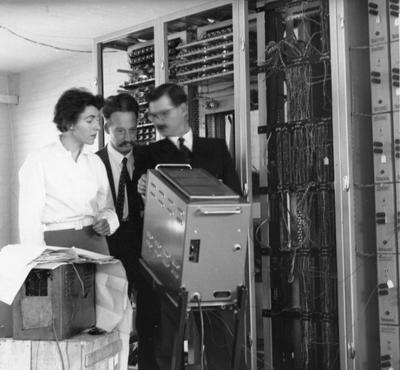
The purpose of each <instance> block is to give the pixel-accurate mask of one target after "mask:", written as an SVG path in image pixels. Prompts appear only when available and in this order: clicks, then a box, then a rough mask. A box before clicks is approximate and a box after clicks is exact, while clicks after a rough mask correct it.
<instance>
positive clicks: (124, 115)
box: [96, 93, 142, 293]
mask: <svg viewBox="0 0 400 370" xmlns="http://www.w3.org/2000/svg"><path fill="white" fill-rule="evenodd" d="M138 113H139V105H138V103H137V102H136V100H135V99H134V98H133V97H132V96H131V95H129V94H126V93H123V94H118V95H113V96H110V97H108V98H107V99H106V101H105V105H104V107H103V116H104V121H105V125H104V128H105V131H106V132H107V134H109V135H110V136H109V139H110V140H109V143H108V144H107V145H106V146H105V147H104V148H103V149H101V150H99V151H98V152H97V153H96V154H97V155H98V156H99V157H100V158H101V159H102V161H103V162H104V165H105V167H106V170H107V176H108V181H109V183H110V187H111V192H112V196H113V200H114V205H115V210H116V213H117V216H118V219H119V223H120V227H119V229H118V230H117V231H116V232H115V234H114V235H112V236H110V237H108V238H107V242H108V246H109V249H110V254H111V255H113V256H114V257H116V258H118V259H120V260H121V262H122V264H123V265H124V267H125V270H126V275H127V278H128V281H129V293H130V292H131V291H132V288H133V284H134V283H135V280H136V276H135V273H136V271H137V269H136V268H135V265H136V264H137V260H138V258H139V255H140V246H141V236H142V222H141V219H140V210H141V199H140V196H139V195H138V193H137V191H136V183H137V180H135V179H134V178H133V177H132V175H133V170H134V156H133V147H134V144H135V140H136V133H137V119H138ZM135 270H136V271H135Z"/></svg>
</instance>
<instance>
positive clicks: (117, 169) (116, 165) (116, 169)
mask: <svg viewBox="0 0 400 370" xmlns="http://www.w3.org/2000/svg"><path fill="white" fill-rule="evenodd" d="M107 152H108V158H109V159H110V165H111V171H112V174H113V180H114V187H115V195H116V197H117V198H118V186H119V178H120V177H121V170H122V160H123V159H124V158H125V157H126V159H127V162H126V167H127V168H128V172H129V176H130V177H131V179H132V173H133V166H134V158H133V154H132V150H131V151H130V152H129V153H128V154H126V155H123V154H121V153H120V152H119V151H118V150H115V149H114V147H113V146H112V145H111V144H107ZM126 189H127V188H126V186H125V197H124V209H123V212H122V218H123V219H127V218H128V216H129V208H128V192H127V190H126Z"/></svg>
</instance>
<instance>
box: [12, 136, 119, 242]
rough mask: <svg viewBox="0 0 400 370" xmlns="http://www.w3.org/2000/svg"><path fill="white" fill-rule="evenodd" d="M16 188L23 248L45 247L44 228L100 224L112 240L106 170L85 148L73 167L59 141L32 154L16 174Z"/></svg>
mask: <svg viewBox="0 0 400 370" xmlns="http://www.w3.org/2000/svg"><path fill="white" fill-rule="evenodd" d="M19 182H20V193H19V233H20V239H21V243H29V244H42V245H43V244H45V242H44V234H43V232H44V231H45V230H46V226H49V227H50V226H55V228H53V230H54V229H62V228H63V227H62V226H63V224H66V225H69V224H74V223H75V224H77V225H79V224H80V223H82V221H83V220H84V221H87V220H90V219H101V218H105V219H106V220H107V221H108V223H109V225H110V234H113V233H114V232H115V230H116V229H117V228H118V226H119V222H118V217H117V215H116V213H115V209H114V204H113V199H112V195H111V190H110V186H109V183H108V178H107V172H106V169H105V166H104V164H103V162H102V161H101V159H100V158H99V157H98V156H97V155H96V154H94V153H91V152H89V151H87V150H85V148H83V149H82V151H81V153H80V155H79V156H78V159H77V161H76V162H75V161H74V159H73V158H72V154H71V152H69V151H68V150H67V149H65V147H64V146H63V145H62V143H61V141H60V139H58V140H57V141H56V142H54V143H52V144H49V145H47V146H45V147H43V148H40V149H38V150H36V151H34V152H33V153H31V154H29V155H28V157H27V159H26V160H25V163H24V164H23V165H22V167H21V169H20V171H19ZM57 226H60V227H59V228H58V227H57ZM67 228H68V227H67ZM76 228H79V227H76Z"/></svg>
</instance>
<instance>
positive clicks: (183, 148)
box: [178, 137, 191, 163]
mask: <svg viewBox="0 0 400 370" xmlns="http://www.w3.org/2000/svg"><path fill="white" fill-rule="evenodd" d="M184 142H185V139H184V138H183V137H180V138H179V139H178V143H179V151H180V152H181V153H182V154H183V158H184V161H185V163H190V156H191V152H190V150H189V149H188V148H187V146H185V145H184V144H183V143H184Z"/></svg>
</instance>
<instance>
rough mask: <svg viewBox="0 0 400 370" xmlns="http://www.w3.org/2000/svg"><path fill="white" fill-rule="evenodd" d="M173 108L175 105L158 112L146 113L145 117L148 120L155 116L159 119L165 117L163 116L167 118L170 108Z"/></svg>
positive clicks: (153, 118) (152, 119)
mask: <svg viewBox="0 0 400 370" xmlns="http://www.w3.org/2000/svg"><path fill="white" fill-rule="evenodd" d="M174 108H176V107H172V108H169V109H167V110H164V111H162V112H158V113H148V114H147V118H148V119H149V120H150V121H154V120H155V119H156V118H157V119H159V120H162V119H165V118H167V116H168V114H169V112H171V110H172V109H174Z"/></svg>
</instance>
